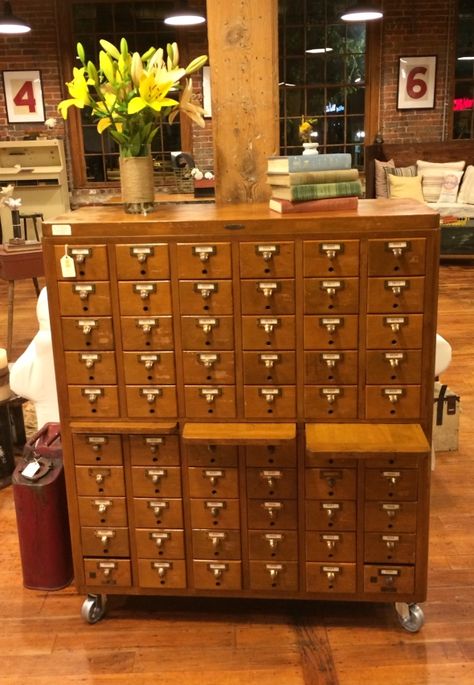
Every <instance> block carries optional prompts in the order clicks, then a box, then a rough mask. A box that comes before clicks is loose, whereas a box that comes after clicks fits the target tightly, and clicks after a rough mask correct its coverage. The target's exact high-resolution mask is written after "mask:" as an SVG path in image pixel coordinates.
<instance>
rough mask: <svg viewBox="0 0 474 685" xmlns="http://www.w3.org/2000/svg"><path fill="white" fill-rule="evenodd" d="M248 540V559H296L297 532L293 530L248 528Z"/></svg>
mask: <svg viewBox="0 0 474 685" xmlns="http://www.w3.org/2000/svg"><path fill="white" fill-rule="evenodd" d="M248 541H249V558H250V559H256V560H257V559H258V560H266V561H270V560H272V561H297V560H298V534H297V532H296V531H295V530H282V531H280V530H272V531H271V532H268V531H264V530H249V532H248Z"/></svg>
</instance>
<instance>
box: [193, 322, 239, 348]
mask: <svg viewBox="0 0 474 685" xmlns="http://www.w3.org/2000/svg"><path fill="white" fill-rule="evenodd" d="M181 336H182V345H183V349H185V350H200V351H202V352H206V351H208V350H232V349H233V348H234V319H233V318H232V317H231V316H182V317H181Z"/></svg>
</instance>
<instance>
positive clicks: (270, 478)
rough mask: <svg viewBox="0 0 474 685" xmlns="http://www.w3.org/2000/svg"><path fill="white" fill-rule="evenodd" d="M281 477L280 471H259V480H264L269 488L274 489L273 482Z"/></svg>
mask: <svg viewBox="0 0 474 685" xmlns="http://www.w3.org/2000/svg"><path fill="white" fill-rule="evenodd" d="M282 477H283V474H282V472H281V471H261V472H260V478H261V479H262V480H264V481H265V482H266V483H267V485H268V487H269V488H274V487H275V481H277V480H280V478H282Z"/></svg>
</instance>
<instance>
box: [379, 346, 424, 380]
mask: <svg viewBox="0 0 474 685" xmlns="http://www.w3.org/2000/svg"><path fill="white" fill-rule="evenodd" d="M421 367H422V360H421V350H397V351H394V350H388V351H387V350H368V351H367V371H366V379H367V383H368V384H372V385H373V384H375V383H402V384H404V383H412V384H418V385H419V384H420V383H421Z"/></svg>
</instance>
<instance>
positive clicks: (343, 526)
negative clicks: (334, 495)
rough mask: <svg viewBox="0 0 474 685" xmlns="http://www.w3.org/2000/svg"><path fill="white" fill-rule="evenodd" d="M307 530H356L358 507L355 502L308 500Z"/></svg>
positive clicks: (306, 505)
mask: <svg viewBox="0 0 474 685" xmlns="http://www.w3.org/2000/svg"><path fill="white" fill-rule="evenodd" d="M305 512H306V516H305V518H306V529H307V530H327V531H333V530H336V531H339V530H346V531H347V530H349V531H352V530H355V528H356V505H355V502H350V501H349V500H346V501H339V502H333V501H321V500H306V502H305Z"/></svg>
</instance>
